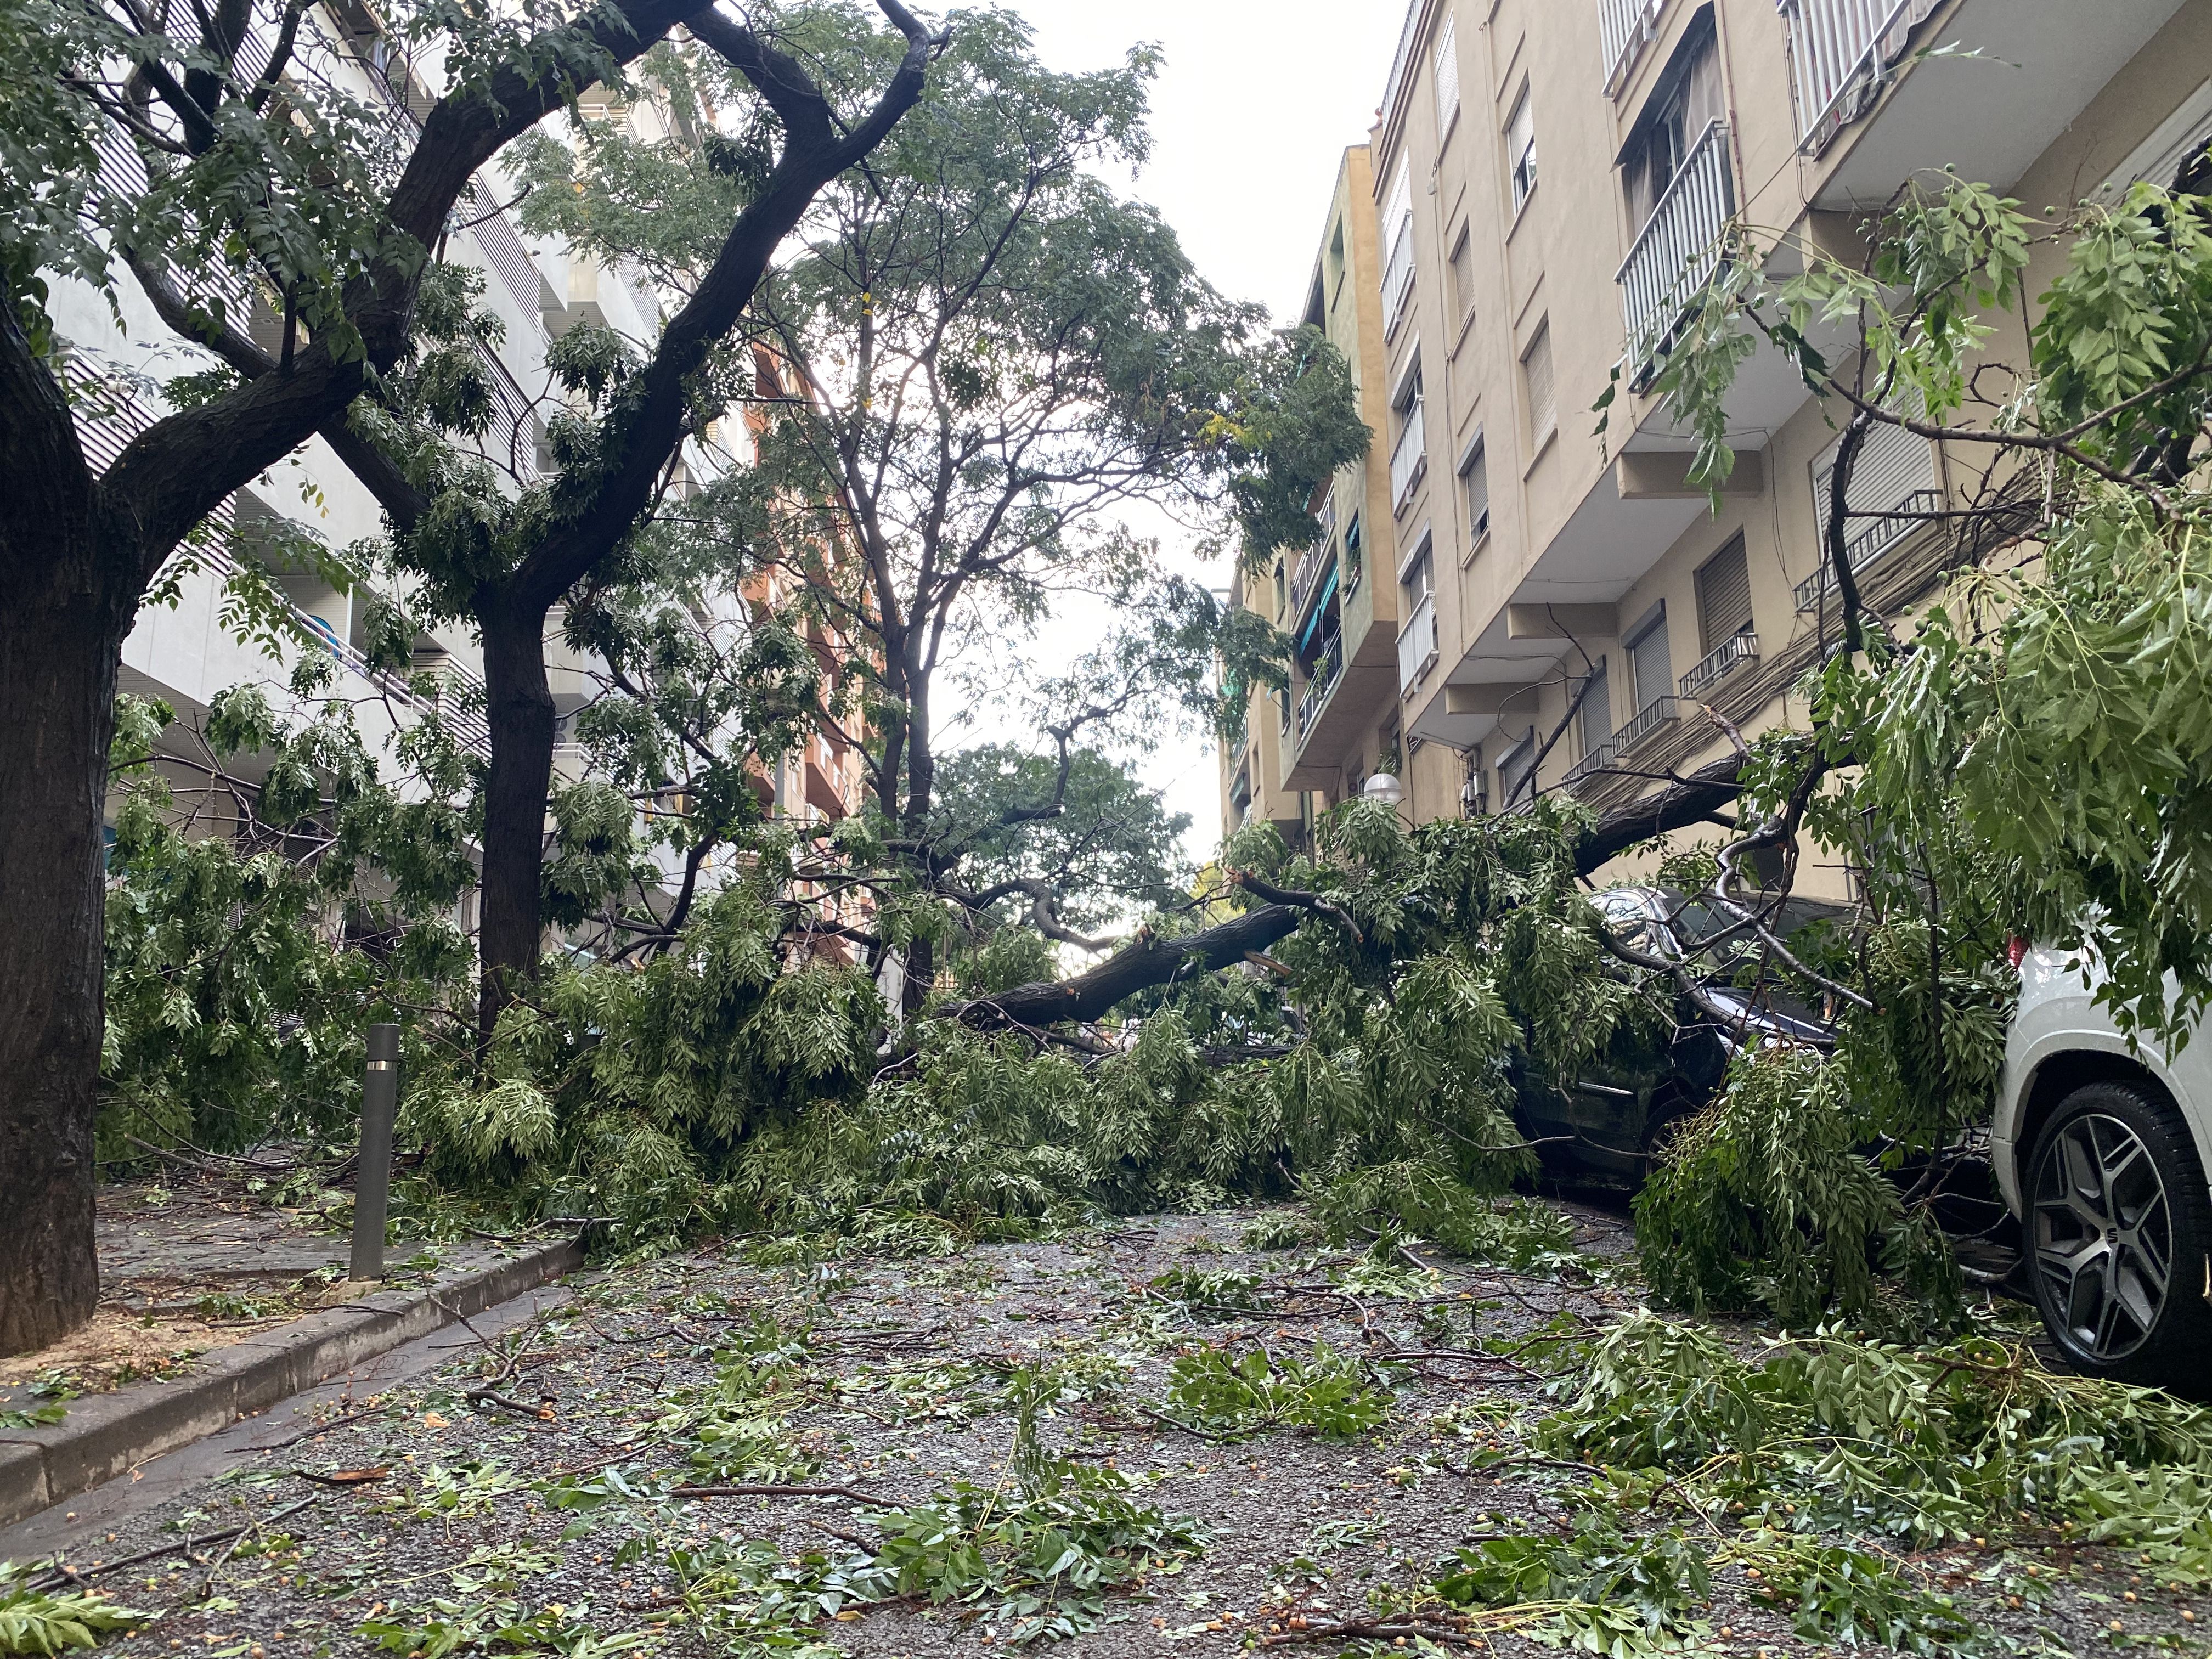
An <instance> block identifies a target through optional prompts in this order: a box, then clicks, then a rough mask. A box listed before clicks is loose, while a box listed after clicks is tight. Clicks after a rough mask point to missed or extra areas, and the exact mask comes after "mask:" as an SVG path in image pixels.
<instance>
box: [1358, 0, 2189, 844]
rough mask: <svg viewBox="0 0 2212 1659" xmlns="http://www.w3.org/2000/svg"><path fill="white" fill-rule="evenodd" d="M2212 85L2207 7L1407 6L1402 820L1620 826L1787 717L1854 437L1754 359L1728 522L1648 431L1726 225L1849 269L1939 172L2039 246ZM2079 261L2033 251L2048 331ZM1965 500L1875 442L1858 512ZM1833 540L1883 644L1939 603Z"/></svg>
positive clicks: (1915, 527)
mask: <svg viewBox="0 0 2212 1659" xmlns="http://www.w3.org/2000/svg"><path fill="white" fill-rule="evenodd" d="M1930 47H1942V48H1944V50H1943V51H1942V52H1934V53H1931V52H1929V50H1928V49H1929V48H1930ZM2208 72H2212V0H2107V3H2100V4H2099V5H2097V6H2094V7H2087V6H2081V5H2079V4H2075V3H2070V0H1705V3H1694V0H1413V3H1412V4H1411V6H1410V8H1409V9H1408V12H1407V16H1406V19H1405V23H1404V27H1403V31H1402V33H1401V39H1400V42H1399V46H1398V50H1397V52H1396V55H1395V63H1394V65H1393V68H1392V70H1391V73H1390V76H1389V82H1388V85H1387V87H1386V88H1385V94H1384V97H1383V105H1382V108H1381V112H1380V117H1379V119H1378V122H1377V125H1376V129H1375V131H1374V133H1373V134H1372V136H1371V154H1372V158H1373V179H1374V188H1375V199H1376V208H1377V215H1378V219H1377V231H1378V235H1379V240H1380V246H1382V247H1383V250H1384V252H1383V271H1382V285H1383V292H1382V295H1381V300H1382V328H1383V335H1384V338H1385V345H1384V354H1383V387H1384V390H1385V408H1386V409H1387V410H1388V411H1389V415H1388V423H1387V425H1378V427H1377V431H1378V441H1379V444H1380V447H1382V448H1383V450H1385V451H1386V452H1387V453H1389V456H1390V458H1391V459H1390V465H1389V476H1390V494H1389V503H1390V513H1389V519H1388V520H1387V521H1384V520H1379V519H1378V520H1376V522H1375V524H1374V525H1373V526H1371V528H1370V536H1369V544H1370V549H1371V550H1373V551H1372V552H1371V554H1370V556H1372V557H1375V558H1376V559H1377V560H1380V559H1381V557H1382V554H1381V551H1380V550H1381V549H1383V548H1384V547H1386V546H1388V547H1389V548H1391V549H1393V550H1394V551H1393V552H1392V553H1391V554H1390V555H1389V562H1390V563H1391V564H1392V566H1394V567H1395V569H1396V571H1397V573H1398V574H1399V577H1400V583H1399V592H1398V596H1397V598H1398V607H1399V608H1398V614H1399V616H1400V617H1401V618H1403V619H1404V620H1403V622H1402V623H1401V638H1400V645H1401V648H1400V650H1399V651H1398V653H1397V657H1398V663H1399V683H1398V699H1399V704H1400V716H1401V721H1402V726H1401V730H1402V732H1403V734H1404V741H1405V744H1406V746H1407V750H1408V753H1407V774H1408V775H1409V778H1410V780H1411V783H1412V788H1411V790H1410V792H1409V799H1411V800H1412V801H1413V803H1414V804H1415V805H1414V811H1415V813H1416V816H1418V817H1431V816H1434V815H1435V813H1436V811H1439V810H1449V809H1446V808H1442V807H1440V806H1439V805H1437V803H1438V802H1439V801H1441V800H1444V799H1449V798H1450V796H1451V792H1450V791H1449V789H1448V788H1447V787H1446V786H1447V784H1448V783H1449V782H1450V781H1452V780H1454V779H1455V778H1456V779H1457V780H1458V781H1460V782H1461V784H1462V790H1461V792H1460V794H1461V798H1462V799H1464V800H1465V802H1466V803H1467V806H1468V810H1472V811H1484V810H1487V811H1501V810H1506V809H1508V808H1510V807H1516V806H1519V805H1522V804H1524V803H1525V802H1526V801H1527V800H1528V798H1529V796H1530V795H1531V793H1534V791H1537V790H1545V791H1549V790H1558V789H1565V790H1568V791H1571V792H1572V793H1575V794H1577V796H1579V797H1581V798H1582V799H1585V800H1587V801H1588V802H1589V803H1590V804H1591V805H1593V806H1594V807H1595V808H1597V809H1598V810H1600V811H1605V810H1608V809H1612V808H1615V807H1618V806H1620V805H1626V804H1628V803H1631V802H1632V801H1633V800H1634V799H1637V798H1638V796H1639V795H1640V794H1642V793H1644V792H1646V791H1648V790H1650V789H1651V788H1653V787H1656V784H1655V783H1654V781H1653V778H1654V777H1655V776H1663V775H1664V774H1665V773H1667V772H1668V770H1670V769H1682V770H1686V769H1690V768H1693V767H1695V766H1698V765H1700V764H1703V763H1705V762H1706V761H1708V760H1711V759H1714V758H1717V757H1719V756H1720V755H1722V754H1723V753H1725V752H1726V749H1727V739H1726V738H1725V736H1724V735H1723V729H1722V727H1721V726H1720V725H1719V724H1718V722H1717V720H1715V719H1713V718H1712V715H1713V714H1718V715H1719V716H1721V717H1723V719H1725V720H1729V722H1732V723H1734V724H1735V725H1736V726H1740V727H1741V728H1743V729H1746V730H1756V729H1759V728H1763V727H1765V726H1769V725H1771V724H1773V723H1775V722H1777V721H1784V720H1790V718H1791V717H1792V714H1793V713H1795V714H1798V715H1800V716H1802V708H1794V707H1793V703H1792V700H1791V697H1790V690H1791V688H1792V687H1793V686H1794V685H1795V684H1796V682H1797V681H1798V680H1799V679H1800V678H1801V677H1802V674H1803V672H1804V671H1805V670H1806V669H1807V667H1808V666H1809V665H1811V664H1812V663H1813V661H1814V659H1815V658H1816V656H1817V653H1818V652H1819V650H1820V641H1821V640H1822V639H1823V637H1824V634H1823V629H1824V625H1825V628H1826V635H1825V637H1826V638H1830V639H1832V637H1833V634H1834V609H1835V600H1834V597H1833V595H1832V592H1829V590H1828V585H1827V583H1826V580H1825V578H1824V575H1823V563H1822V557H1821V554H1820V548H1821V546H1822V545H1823V541H1824V523H1825V517H1826V503H1827V496H1828V491H1827V488H1826V476H1827V467H1828V465H1829V462H1830V459H1831V457H1832V453H1833V447H1834V444H1835V441H1836V433H1835V431H1834V430H1833V429H1832V427H1831V426H1830V424H1829V422H1828V420H1827V417H1826V414H1825V412H1824V411H1823V410H1821V409H1820V407H1819V405H1818V404H1817V403H1816V402H1815V400H1814V398H1812V397H1811V396H1810V394H1808V392H1807V391H1806V389H1805V387H1804V386H1803V384H1802V380H1800V379H1799V378H1798V376H1797V375H1796V373H1795V372H1794V371H1793V370H1792V369H1791V368H1790V366H1789V364H1788V363H1787V362H1784V360H1783V359H1782V358H1781V357H1780V356H1778V354H1776V353H1773V352H1771V351H1768V350H1762V351H1761V352H1760V353H1759V355H1758V356H1755V357H1753V359H1752V360H1751V361H1750V362H1748V363H1747V365H1746V366H1745V368H1744V370H1743V372H1742V373H1741V375H1740V377H1739V379H1738V381H1737V383H1736V386H1735V390H1734V392H1733V393H1732V395H1731V397H1730V399H1729V415H1730V428H1731V432H1732V435H1733V440H1734V442H1735V447H1736V448H1737V451H1738V461H1737V465H1736V469H1735V474H1734V476H1733V477H1731V478H1730V479H1729V482H1728V484H1727V486H1726V489H1725V490H1724V492H1723V500H1722V503H1721V507H1720V509H1719V511H1718V512H1717V513H1716V512H1715V511H1714V510H1713V509H1712V507H1711V504H1710V503H1709V501H1707V500H1706V498H1705V495H1704V494H1703V492H1702V491H1701V490H1699V489H1692V488H1691V487H1690V486H1689V485H1688V484H1687V483H1686V471H1687V469H1688V465H1689V461H1690V451H1691V449H1692V444H1691V441H1690V440H1689V439H1688V437H1687V436H1686V435H1685V434H1684V433H1682V432H1681V431H1680V430H1678V429H1676V428H1674V426H1673V425H1672V424H1671V423H1670V422H1669V421H1668V418H1667V416H1666V414H1665V411H1664V410H1663V409H1662V407H1661V406H1660V404H1659V402H1658V400H1656V398H1653V397H1652V396H1650V378H1651V376H1652V374H1653V373H1654V372H1655V370H1656V366H1657V364H1658V363H1659V362H1660V361H1661V360H1662V354H1663V351H1664V349H1665V347H1666V345H1667V343H1668V337H1669V335H1670V333H1671V331H1673V330H1674V328H1675V327H1676V325H1678V324H1679V322H1680V319H1681V316H1682V314H1683V309H1684V305H1685V302H1686V299H1687V298H1688V297H1689V296H1690V295H1692V294H1694V293H1695V292H1696V291H1697V290H1698V289H1699V288H1700V287H1701V286H1702V284H1703V283H1705V281H1706V280H1707V278H1708V277H1709V276H1711V273H1712V271H1713V270H1714V266H1715V262H1716V260H1717V258H1719V257H1720V250H1719V244H1718V234H1719V232H1720V231H1721V229H1722V228H1723V225H1724V224H1725V223H1726V222H1728V221H1729V219H1730V218H1731V217H1732V216H1735V215H1737V214H1739V213H1741V215H1742V216H1743V218H1744V219H1745V221H1746V222H1748V223H1749V224H1751V225H1753V226H1755V227H1758V228H1760V229H1761V230H1762V231H1765V232H1784V233H1787V234H1789V235H1790V238H1791V239H1792V240H1794V241H1796V243H1797V244H1798V245H1800V246H1805V245H1809V246H1817V247H1821V248H1826V249H1833V250H1837V251H1839V252H1848V251H1850V250H1853V249H1854V248H1855V247H1856V246H1857V243H1856V240H1855V238H1856V236H1857V231H1856V226H1857V224H1858V223H1859V222H1861V221H1862V220H1863V218H1864V216H1866V214H1867V213H1868V212H1869V211H1870V210H1877V209H1879V208H1881V206H1882V205H1884V204H1887V203H1888V202H1890V201H1892V200H1893V199H1894V198H1895V197H1896V196H1897V194H1898V192H1899V191H1900V190H1902V189H1903V188H1904V187H1905V185H1906V184H1907V182H1908V181H1909V180H1910V179H1911V178H1912V177H1913V176H1914V175H1915V174H1916V173H1923V172H1932V171H1936V170H1940V169H1941V168H1942V167H1944V166H1946V165H1949V166H1952V167H1955V168H1956V169H1957V171H1958V172H1959V173H1960V174H1962V175H1964V176H1966V177H1969V178H1972V179H1979V180H1983V181H1985V182H1988V183H1990V184H1992V185H1997V186H1999V187H2001V188H2002V189H2004V190H2006V191H2008V192H2009V193H2011V194H2012V195H2015V196H2016V197H2020V198H2021V200H2022V201H2023V203H2025V204H2027V206H2028V207H2029V209H2030V210H2039V209H2041V208H2043V207H2045V206H2053V207H2058V208H2062V209H2063V207H2064V206H2065V205H2066V204H2069V203H2072V202H2074V201H2076V200H2078V199H2080V198H2081V197H2085V196H2088V195H2091V194H2093V192H2095V191H2098V190H2100V189H2101V188H2106V187H2110V186H2112V185H2125V184H2126V183H2128V182H2130V181H2131V180H2132V179H2136V178H2141V177H2156V178H2159V179H2160V181H2161V182H2166V183H2171V182H2172V174H2173V173H2174V172H2175V170H2176V168H2177V167H2179V165H2181V163H2182V162H2183V161H2184V160H2185V158H2186V157H2188V156H2190V155H2194V154H2200V153H2201V152H2202V150H2203V145H2204V143H2205V142H2206V139H2207V137H2208V136H2212V81H2208V80H2207V79H2206V76H2207V74H2208ZM2037 258H2038V259H2039V261H2041V262H2042V264H2041V267H2040V268H2039V270H2035V271H2034V272H2033V273H2032V274H2031V277H2030V283H2029V289H2030V292H2031V293H2033V292H2034V291H2036V290H2037V289H2039V286H2040V285H2041V283H2042V281H2043V280H2045V278H2047V276H2048V275H2049V274H2050V272H2051V270H2052V269H2053V268H2054V267H2055V265H2056V263H2057V261H2058V260H2059V259H2061V258H2063V250H2059V249H2057V248H2051V247H2047V246H2046V247H2044V248H2041V249H2039V251H2038V253H2037ZM2007 345H2008V342H2007V341H2005V340H2004V339H2002V337H2000V338H1999V339H1998V340H1997V341H1996V342H1995V343H1993V350H1994V351H1995V353H1996V355H1998V356H2003V355H2005V349H2006V347H2007ZM2014 356H2015V361H2016V360H2017V356H2018V354H2017V353H2016V352H2015V354H2014ZM1616 368H1618V369H1619V372H1620V395H1619V397H1618V399H1617V400H1616V402H1615V403H1614V404H1613V409H1612V410H1611V413H1610V419H1609V422H1608V429H1607V433H1606V435H1604V437H1603V438H1600V437H1599V436H1598V435H1596V434H1595V426H1596V417H1595V415H1594V414H1593V413H1592V412H1591V410H1592V405H1593V404H1595V402H1596V400H1597V398H1599V396H1600V394H1601V393H1602V392H1604V391H1605V390H1606V388H1607V386H1608V384H1609V383H1611V381H1612V377H1613V373H1614V371H1615V369H1616ZM1974 464H1975V458H1974V457H1972V456H1965V455H1959V454H1952V453H1945V452H1944V448H1943V447H1942V446H1940V445H1936V444H1931V443H1929V442H1926V441H1921V440H1918V439H1915V438H1912V437H1911V436H1910V435H1904V434H1901V433H1897V432H1894V431H1881V433H1880V434H1879V435H1878V436H1877V437H1876V439H1875V440H1874V441H1870V442H1869V446H1868V448H1867V450H1866V452H1865V453H1863V456H1862V458H1861V461H1860V464H1859V465H1858V467H1857V470H1856V473H1855V477H1854V479H1853V483H1852V489H1851V495H1850V501H1849V503H1848V505H1849V507H1850V511H1851V512H1852V513H1853V514H1854V515H1857V514H1861V513H1865V514H1878V513H1911V512H1916V511H1923V510H1926V509H1929V508H1931V507H1939V506H1941V505H1942V503H1943V502H1944V501H1946V500H1947V499H1948V498H1949V497H1951V496H1953V495H1955V494H1956V493H1957V492H1959V491H1960V489H1963V488H1964V487H1966V486H1967V485H1968V484H1970V483H1972V482H1973V481H1974V480H1973V477H1972V473H1971V471H1970V469H1971V468H1972V465H1974ZM1850 538H1851V541H1850V546H1851V556H1852V558H1853V560H1854V562H1855V564H1856V565H1857V568H1858V569H1859V572H1860V582H1861V586H1862V588H1863V592H1864V593H1865V595H1866V597H1867V599H1869V602H1871V603H1873V604H1875V605H1878V606H1880V607H1881V608H1882V609H1883V610H1885V611H1888V612H1891V613H1897V612H1900V611H1907V610H1909V609H1910V608H1911V607H1912V606H1913V605H1916V604H1921V603H1924V602H1925V601H1926V599H1928V598H1929V595H1931V594H1932V593H1933V592H1935V591H1936V587H1937V586H1938V585H1939V584H1940V582H1941V581H1942V578H1943V576H1944V574H1946V571H1945V563H1946V559H1947V556H1948V545H1949V544H1948V541H1947V539H1946V538H1945V537H1944V536H1943V535H1942V533H1941V532H1940V531H1938V530H1936V529H1934V528H1931V527H1930V526H1929V524H1928V522H1927V520H1918V519H1910V518H1892V519H1887V520H1885V519H1881V518H1871V517H1870V518H1868V519H1865V520H1857V519H1856V517H1855V521H1854V527H1853V528H1852V529H1851V531H1850ZM1577 698H1579V700H1580V701H1579V704H1578V705H1577V701H1576V700H1577ZM1571 709H1572V710H1573V714H1572V718H1569V714H1570V710H1571ZM1708 710H1710V711H1711V714H1709V713H1708V712H1707V711H1708ZM1839 879H1840V878H1839V873H1838V872H1808V876H1807V878H1806V880H1807V882H1808V884H1811V885H1814V886H1815V887H1818V886H1820V885H1822V884H1826V883H1831V882H1839Z"/></svg>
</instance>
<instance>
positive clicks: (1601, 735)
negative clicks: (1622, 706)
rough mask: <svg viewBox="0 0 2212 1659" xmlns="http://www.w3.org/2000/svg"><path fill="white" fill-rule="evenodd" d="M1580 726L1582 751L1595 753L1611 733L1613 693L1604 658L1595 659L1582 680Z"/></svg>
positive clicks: (1588, 753)
mask: <svg viewBox="0 0 2212 1659" xmlns="http://www.w3.org/2000/svg"><path fill="white" fill-rule="evenodd" d="M1578 718H1579V724H1580V726H1581V728H1582V740H1583V754H1585V755H1595V753H1597V751H1598V748H1599V746H1600V745H1601V744H1603V743H1604V742H1605V740H1606V739H1607V738H1609V737H1611V736H1612V735H1613V695H1612V692H1611V690H1610V689H1609V688H1608V687H1607V684H1606V678H1605V659H1604V658H1603V657H1600V658H1599V659H1597V666H1596V667H1595V668H1593V669H1592V670H1590V672H1589V678H1588V679H1586V680H1584V681H1583V706H1582V708H1581V709H1580V710H1579V711H1578Z"/></svg>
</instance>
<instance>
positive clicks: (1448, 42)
mask: <svg viewBox="0 0 2212 1659" xmlns="http://www.w3.org/2000/svg"><path fill="white" fill-rule="evenodd" d="M1436 75H1437V148H1438V149H1442V148H1443V142H1444V140H1445V139H1446V138H1448V137H1450V136H1451V130H1452V123H1453V122H1455V121H1456V120H1458V119H1459V45H1458V42H1457V41H1456V40H1455V39H1454V31H1453V27H1452V20H1451V19H1450V18H1449V17H1447V18H1446V19H1444V29H1443V33H1442V34H1440V35H1438V36H1437V64H1436Z"/></svg>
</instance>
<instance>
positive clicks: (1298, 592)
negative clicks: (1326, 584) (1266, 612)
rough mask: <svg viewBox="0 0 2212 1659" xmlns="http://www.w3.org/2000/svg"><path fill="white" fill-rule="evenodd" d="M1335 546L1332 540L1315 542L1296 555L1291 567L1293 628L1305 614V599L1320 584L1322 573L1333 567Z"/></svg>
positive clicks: (1291, 619)
mask: <svg viewBox="0 0 2212 1659" xmlns="http://www.w3.org/2000/svg"><path fill="white" fill-rule="evenodd" d="M1335 561H1336V546H1335V544H1334V543H1333V542H1328V541H1320V542H1316V543H1315V544H1313V545H1312V546H1311V547H1309V548H1307V549H1306V550H1304V551H1303V552H1302V553H1300V554H1299V555H1298V562H1297V564H1295V565H1293V566H1292V567H1291V611H1290V621H1291V626H1292V627H1293V628H1295V627H1296V626H1297V623H1298V620H1299V618H1301V617H1304V615H1305V610H1306V601H1307V600H1308V599H1311V598H1313V596H1314V590H1315V589H1316V588H1317V587H1319V586H1321V579H1322V572H1324V571H1326V570H1328V569H1331V568H1334V564H1335Z"/></svg>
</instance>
